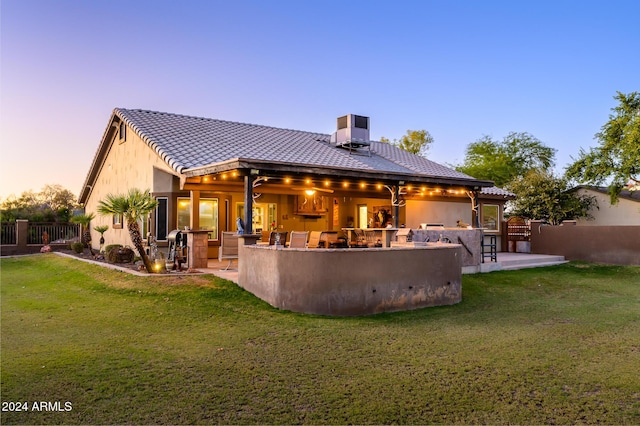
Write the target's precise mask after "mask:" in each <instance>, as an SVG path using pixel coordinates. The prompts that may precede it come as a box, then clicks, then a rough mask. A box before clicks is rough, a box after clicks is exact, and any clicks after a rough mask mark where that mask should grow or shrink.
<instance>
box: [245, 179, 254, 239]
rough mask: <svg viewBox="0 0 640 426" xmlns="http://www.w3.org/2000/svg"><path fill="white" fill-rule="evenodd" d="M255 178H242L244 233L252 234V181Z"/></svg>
mask: <svg viewBox="0 0 640 426" xmlns="http://www.w3.org/2000/svg"><path fill="white" fill-rule="evenodd" d="M254 180H255V177H254V176H253V175H251V174H248V175H246V176H245V177H244V233H245V234H253V225H252V224H253V181H254Z"/></svg>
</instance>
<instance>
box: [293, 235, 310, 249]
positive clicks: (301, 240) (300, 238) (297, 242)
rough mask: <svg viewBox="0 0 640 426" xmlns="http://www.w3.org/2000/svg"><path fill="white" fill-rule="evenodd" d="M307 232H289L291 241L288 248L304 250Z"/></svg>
mask: <svg viewBox="0 0 640 426" xmlns="http://www.w3.org/2000/svg"><path fill="white" fill-rule="evenodd" d="M308 235H309V233H308V232H303V231H291V239H290V240H289V247H290V248H306V247H307V236H308Z"/></svg>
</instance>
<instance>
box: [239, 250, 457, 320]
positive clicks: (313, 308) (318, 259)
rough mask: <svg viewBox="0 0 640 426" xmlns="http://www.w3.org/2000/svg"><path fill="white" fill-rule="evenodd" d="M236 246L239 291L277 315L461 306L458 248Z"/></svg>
mask: <svg viewBox="0 0 640 426" xmlns="http://www.w3.org/2000/svg"><path fill="white" fill-rule="evenodd" d="M239 244H240V246H239V256H240V262H239V265H238V282H239V285H240V286H241V287H243V288H245V289H246V290H248V291H250V292H251V293H253V294H254V295H256V296H257V297H259V298H261V299H262V300H265V301H266V302H268V303H269V304H271V305H272V306H275V307H277V308H280V309H286V310H291V311H295V312H304V313H309V314H320V315H337V316H353V315H368V314H375V313H380V312H390V311H401V310H410V309H417V308H423V307H429V306H440V305H452V304H455V303H458V302H460V301H461V300H462V281H461V276H462V275H461V268H462V264H461V260H462V256H461V253H460V249H461V247H460V246H459V245H447V246H441V247H437V246H435V245H429V246H428V247H416V248H392V249H383V248H373V249H281V250H275V249H273V248H269V247H268V246H256V245H247V246H245V245H243V242H242V239H241V241H240V243H239Z"/></svg>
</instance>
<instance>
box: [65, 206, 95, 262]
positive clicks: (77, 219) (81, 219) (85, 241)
mask: <svg viewBox="0 0 640 426" xmlns="http://www.w3.org/2000/svg"><path fill="white" fill-rule="evenodd" d="M95 217H96V215H95V214H93V213H89V214H79V215H76V216H74V217H72V218H71V222H73V223H79V224H80V226H81V228H82V230H81V232H80V242H81V243H82V245H83V246H85V247H88V248H89V251H90V252H91V255H92V256H93V248H92V247H91V230H90V229H91V228H89V224H90V223H91V221H92V220H93V219H94V218H95Z"/></svg>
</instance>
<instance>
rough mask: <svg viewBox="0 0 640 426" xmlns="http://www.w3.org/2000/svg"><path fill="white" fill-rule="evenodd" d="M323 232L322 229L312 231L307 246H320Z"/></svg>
mask: <svg viewBox="0 0 640 426" xmlns="http://www.w3.org/2000/svg"><path fill="white" fill-rule="evenodd" d="M321 235H322V232H320V231H311V234H310V235H309V244H307V248H318V247H319V246H320V236H321Z"/></svg>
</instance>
